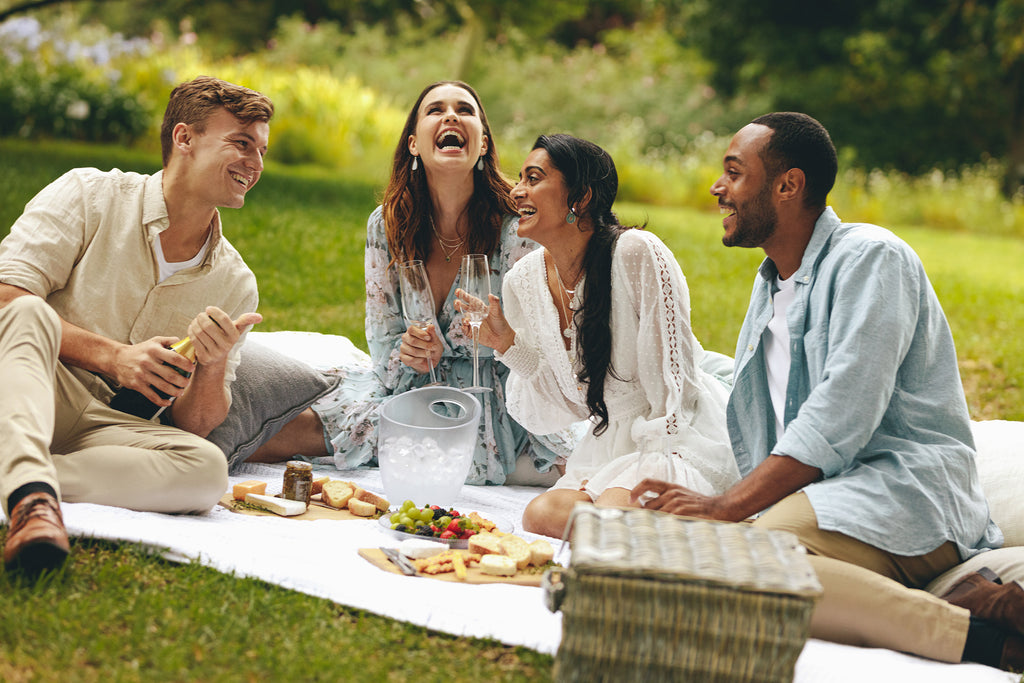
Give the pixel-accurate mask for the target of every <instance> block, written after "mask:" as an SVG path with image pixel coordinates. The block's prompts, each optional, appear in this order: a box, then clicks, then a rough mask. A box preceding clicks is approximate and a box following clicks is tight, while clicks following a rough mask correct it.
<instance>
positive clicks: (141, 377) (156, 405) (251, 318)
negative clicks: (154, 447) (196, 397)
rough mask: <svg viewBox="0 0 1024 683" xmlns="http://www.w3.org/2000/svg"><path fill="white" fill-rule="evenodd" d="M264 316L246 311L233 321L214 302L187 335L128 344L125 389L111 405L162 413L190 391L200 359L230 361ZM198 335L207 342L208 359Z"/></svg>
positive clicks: (142, 413) (123, 359)
mask: <svg viewBox="0 0 1024 683" xmlns="http://www.w3.org/2000/svg"><path fill="white" fill-rule="evenodd" d="M217 320H220V321H221V323H217V322H216V321H217ZM225 320H226V321H227V322H226V323H224V321H225ZM262 320H263V316H261V315H260V314H258V313H245V314H243V315H242V316H240V317H239V318H238V320H236V321H234V322H232V321H231V319H230V318H229V317H228V316H227V314H226V313H224V312H223V311H221V310H220V309H219V308H217V307H215V306H209V307H207V309H206V311H204V312H203V313H200V314H199V315H198V316H196V318H195V319H194V320H193V321H192V323H190V324H189V336H188V337H185V338H184V339H181V340H178V339H176V338H174V337H153V338H152V339H147V340H146V341H144V342H140V343H139V344H133V345H127V346H125V347H123V348H122V350H121V352H120V353H119V366H118V367H119V368H121V369H122V372H119V373H118V375H117V379H118V381H119V382H120V384H121V385H122V387H123V388H122V389H121V390H120V391H118V392H117V394H116V395H115V396H114V398H113V399H112V400H111V402H110V405H111V407H112V408H116V409H117V410H121V411H124V412H126V413H130V414H132V415H137V416H139V417H142V418H144V419H150V418H151V417H153V416H155V415H158V414H159V413H160V412H161V411H162V410H163V409H164V408H166V407H167V406H169V405H170V404H171V403H172V402H173V401H174V399H176V398H178V397H179V396H181V394H183V393H184V392H185V389H186V388H187V387H188V385H189V382H190V381H191V377H192V373H193V372H195V370H196V368H197V363H206V364H211V365H212V364H216V363H223V362H226V360H227V354H228V352H229V351H230V350H231V348H232V347H233V346H234V344H235V343H236V342H237V341H238V339H239V337H240V336H241V334H242V333H243V332H244V331H245V330H246V329H248V328H249V327H251V326H252V325H254V324H256V323H258V322H260V321H262ZM221 324H223V325H224V327H221ZM193 330H196V331H195V332H193ZM193 334H196V335H199V336H200V337H201V339H202V340H203V341H202V343H203V347H202V354H203V357H202V358H201V357H200V349H199V345H198V344H196V343H195V340H194V338H193ZM228 340H230V341H228ZM225 344H227V345H226V347H225ZM221 350H223V354H221V353H219V351H221ZM203 358H205V359H206V360H203ZM122 377H127V378H129V379H127V380H126V379H122Z"/></svg>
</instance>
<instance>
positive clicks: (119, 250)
mask: <svg viewBox="0 0 1024 683" xmlns="http://www.w3.org/2000/svg"><path fill="white" fill-rule="evenodd" d="M162 178H163V171H160V172H158V173H156V174H154V175H151V176H148V175H141V174H138V173H125V172H122V171H120V170H118V169H113V170H111V171H107V172H104V171H99V170H97V169H94V168H79V169H74V170H71V171H68V172H67V173H65V174H64V175H63V176H61V177H60V178H58V179H57V180H55V181H54V182H53V183H51V184H50V185H48V186H47V187H45V188H44V189H43V190H42V191H41V192H40V193H39V194H38V195H36V196H35V197H34V198H33V199H32V201H30V202H29V203H28V205H27V206H26V207H25V212H24V213H23V214H22V215H21V217H20V218H18V220H17V221H16V222H15V224H14V226H13V227H12V228H11V232H10V235H8V236H7V238H5V239H4V240H3V242H0V282H2V283H5V284H9V285H15V286H17V287H21V288H23V289H27V290H28V291H30V292H32V293H33V294H36V295H38V296H40V297H42V298H44V299H45V300H46V301H47V303H49V304H50V305H51V306H52V307H53V308H54V310H56V311H57V313H58V315H60V316H61V318H63V319H64V320H66V321H67V322H69V323H72V324H74V325H77V326H79V327H82V328H84V329H86V330H89V331H91V332H95V333H96V334H100V335H103V336H104V337H107V338H109V339H113V340H115V341H119V342H122V343H129V344H136V343H138V342H141V341H145V340H146V339H150V338H151V337H156V336H176V337H183V336H185V334H186V332H187V329H188V324H189V322H190V321H191V320H192V319H193V318H194V317H195V316H196V315H198V314H199V313H200V312H201V311H202V310H204V309H205V308H206V306H217V307H219V308H221V309H222V310H224V311H225V312H226V313H227V314H228V315H229V316H231V317H232V318H237V317H238V316H239V315H241V314H242V313H246V312H249V311H255V310H256V306H257V304H258V302H259V296H258V293H257V288H256V276H255V275H254V274H253V273H252V271H251V270H250V269H249V267H248V266H247V265H246V264H245V261H243V260H242V257H241V255H240V254H239V253H238V251H236V250H235V248H234V247H232V246H231V244H229V243H228V241H227V240H226V239H225V238H224V236H223V235H222V234H221V228H220V214H219V212H215V214H214V219H213V228H212V229H213V234H212V235H211V239H210V245H209V249H208V250H207V254H206V258H205V259H204V260H203V262H202V263H201V264H199V265H198V266H195V267H192V268H186V269H185V270H182V271H179V272H178V273H176V274H174V275H173V276H171V277H169V278H168V279H166V280H164V281H163V282H161V283H159V284H157V275H158V272H159V266H158V265H157V259H156V254H155V253H154V251H153V241H154V240H156V239H157V238H158V236H159V235H160V233H161V232H163V231H164V230H166V229H167V227H168V225H169V220H168V217H167V205H166V204H165V202H164V195H163V185H162ZM240 349H241V344H236V345H235V348H234V349H233V350H232V351H231V355H230V356H229V359H228V364H227V371H226V372H225V376H224V380H225V386H228V387H230V384H231V382H232V381H233V380H234V378H235V368H236V367H237V366H238V362H239V359H240ZM70 369H71V371H72V372H73V373H74V374H75V376H76V377H77V378H78V379H79V380H80V381H81V382H82V383H83V384H84V385H85V386H86V387H87V388H88V389H89V391H90V392H92V394H93V395H95V396H96V397H97V398H99V399H100V400H102V401H104V402H109V400H110V397H111V395H112V394H113V391H112V390H111V388H110V387H109V386H108V385H107V383H106V382H105V381H103V380H102V379H101V378H100V377H99V376H97V375H94V374H93V373H91V372H88V371H86V370H83V369H82V368H76V367H71V368H70Z"/></svg>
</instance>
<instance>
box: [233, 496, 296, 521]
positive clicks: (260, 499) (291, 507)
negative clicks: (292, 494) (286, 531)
mask: <svg viewBox="0 0 1024 683" xmlns="http://www.w3.org/2000/svg"><path fill="white" fill-rule="evenodd" d="M245 502H246V503H252V504H253V505H258V506H260V507H261V508H264V509H266V510H269V511H271V512H273V513H274V514H277V515H281V516H282V517H292V516H294V515H301V514H302V513H303V512H305V511H306V503H305V501H301V500H288V499H287V498H275V497H274V496H266V495H262V494H259V493H247V494H246V495H245Z"/></svg>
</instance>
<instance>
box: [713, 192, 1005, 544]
mask: <svg viewBox="0 0 1024 683" xmlns="http://www.w3.org/2000/svg"><path fill="white" fill-rule="evenodd" d="M777 273H778V271H777V270H776V268H775V264H774V263H773V262H772V261H771V260H770V259H765V261H764V262H763V263H762V264H761V267H760V269H759V272H758V276H757V278H756V280H755V282H754V290H753V293H752V294H751V297H750V307H749V308H748V310H747V317H746V319H745V320H744V322H743V328H742V330H741V331H740V336H739V340H738V341H737V345H736V363H735V374H734V385H733V391H732V395H731V397H730V400H729V405H728V418H727V419H728V427H729V434H730V436H731V438H732V445H733V451H734V453H735V456H736V461H737V464H738V465H739V469H740V473H741V474H743V475H744V476H746V475H747V474H749V473H750V472H751V470H753V469H754V468H755V467H756V466H757V465H758V464H759V463H761V462H762V461H763V460H765V459H766V458H767V457H768V456H769V455H770V454H776V455H787V456H790V457H792V458H795V459H796V460H799V461H800V462H802V463H805V464H807V465H811V466H813V467H817V468H819V469H821V471H822V472H823V478H822V479H821V480H820V481H818V482H815V483H813V484H811V485H809V486H807V487H806V488H805V489H804V491H805V493H806V494H807V497H808V498H809V499H810V502H811V505H812V506H813V507H814V512H815V514H816V515H817V518H818V525H819V526H820V527H821V528H822V529H826V530H831V531H839V532H841V533H844V534H846V535H848V536H852V537H854V538H857V539H859V540H861V541H864V542H866V543H869V544H871V545H873V546H875V547H878V548H881V549H883V550H886V551H888V552H891V553H894V554H898V555H922V554H925V553H927V552H929V551H931V550H934V549H935V548H937V547H938V546H940V545H941V544H943V543H945V542H946V541H953V542H954V543H955V544H956V545H957V548H958V549H959V551H960V555H961V557H962V558H964V559H966V558H967V557H970V556H971V555H974V554H976V553H977V552H979V551H980V550H982V549H986V548H996V547H999V546H1001V545H1002V542H1003V536H1002V533H1001V532H1000V531H999V529H998V527H996V525H995V523H994V522H993V521H992V520H991V519H990V517H989V510H988V503H987V501H986V500H985V496H984V494H983V493H982V490H981V486H980V483H979V481H978V472H977V468H976V466H975V462H974V457H975V453H974V440H973V437H972V435H971V425H970V417H969V415H968V412H967V403H966V401H965V400H964V393H963V385H962V384H961V382H960V374H959V371H958V369H957V362H956V349H955V348H954V346H953V336H952V334H951V332H950V330H949V325H948V323H947V322H946V317H945V315H944V314H943V312H942V308H941V306H940V305H939V301H938V299H937V297H936V296H935V291H934V290H933V289H932V286H931V283H930V282H929V281H928V277H927V275H926V274H925V272H924V267H923V265H922V264H921V261H920V259H919V258H918V257H917V254H915V253H914V251H913V250H912V249H911V248H910V246H909V245H907V244H906V243H905V242H904V241H902V240H901V239H899V238H898V237H896V235H894V234H893V233H891V232H889V231H888V230H885V229H884V228H880V227H878V226H875V225H868V224H864V223H842V222H840V220H839V217H838V216H836V214H835V212H834V211H833V210H832V209H831V208H827V209H826V210H825V211H824V212H823V213H822V214H821V216H820V217H819V218H818V221H817V223H816V224H815V227H814V234H813V235H812V237H811V240H810V242H809V243H808V245H807V249H806V250H805V252H804V256H803V260H802V262H801V264H800V268H799V269H798V270H797V271H796V273H794V274H793V275H792V278H793V280H794V282H795V284H796V296H795V298H794V300H793V303H792V304H791V305H790V307H789V310H788V312H787V315H786V321H787V324H788V327H789V333H790V353H791V355H792V364H791V366H790V372H789V382H788V386H787V392H786V406H785V411H784V424H785V425H786V428H785V433H784V434H783V436H782V438H781V439H776V435H775V417H774V414H773V409H772V404H771V398H770V396H769V393H768V382H767V372H766V366H765V357H764V349H763V346H762V339H763V335H764V333H765V329H766V327H767V325H768V322H769V321H770V320H771V318H772V314H773V308H772V294H773V291H772V290H773V286H774V285H773V283H774V280H775V277H776V275H777Z"/></svg>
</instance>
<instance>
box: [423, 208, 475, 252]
mask: <svg viewBox="0 0 1024 683" xmlns="http://www.w3.org/2000/svg"><path fill="white" fill-rule="evenodd" d="M429 216H430V229H431V230H433V231H434V237H436V238H437V243H438V245H439V246H440V247H441V252H442V253H443V254H444V260H445V263H451V260H452V256H453V255H454V254H455V252H457V251H458V250H459V249H461V248H462V245H463V244H465V243H466V238H465V237H463V238H462V239H460V240H459V241H458V242H446V241H445V240H444V239H442V238H441V233H439V232H438V231H437V227H436V226H435V225H434V214H433V213H431V214H429Z"/></svg>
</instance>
